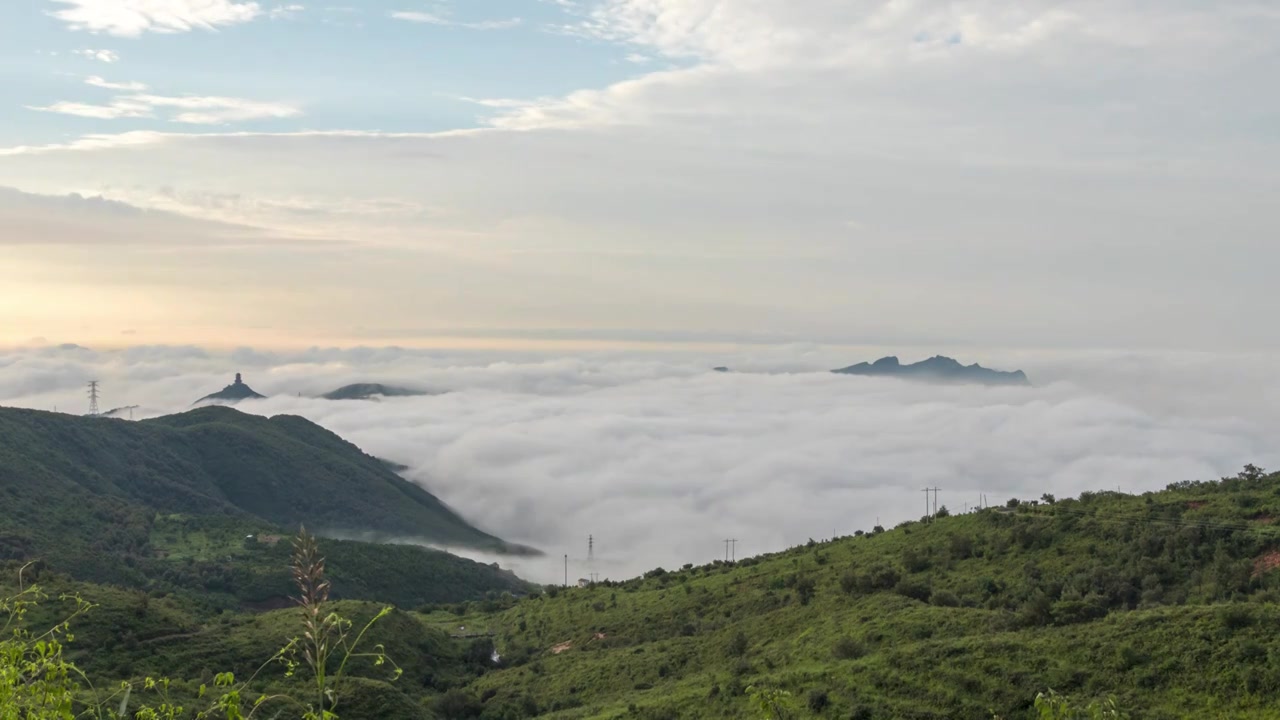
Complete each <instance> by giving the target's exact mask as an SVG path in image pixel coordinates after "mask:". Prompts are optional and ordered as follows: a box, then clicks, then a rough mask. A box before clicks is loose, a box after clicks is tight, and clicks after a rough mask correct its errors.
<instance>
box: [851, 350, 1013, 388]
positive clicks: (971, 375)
mask: <svg viewBox="0 0 1280 720" xmlns="http://www.w3.org/2000/svg"><path fill="white" fill-rule="evenodd" d="M831 372H833V373H838V374H841V375H867V376H873V377H901V378H906V379H908V380H924V381H929V382H954V383H977V384H981V385H1029V384H1030V383H1029V382H1028V381H1027V376H1026V373H1024V372H1022V371H1021V370H1014V371H1011V372H1005V371H1002V370H992V369H990V368H984V367H982V366H981V365H979V364H977V363H974V364H972V365H964V364H962V363H960V361H958V360H956V359H955V358H950V357H947V356H945V355H934V356H933V357H931V358H928V359H927V360H921V361H920V362H916V363H911V364H910V365H903V364H902V363H901V361H899V360H898V358H897V357H896V356H893V355H889V356H887V357H882V358H880V359H879V360H876V361H875V362H873V363H866V362H861V363H858V364H857V365H850V366H849V367H845V368H840V369H839V370H832V371H831Z"/></svg>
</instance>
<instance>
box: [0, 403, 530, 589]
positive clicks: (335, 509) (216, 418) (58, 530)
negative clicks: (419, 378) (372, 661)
mask: <svg viewBox="0 0 1280 720" xmlns="http://www.w3.org/2000/svg"><path fill="white" fill-rule="evenodd" d="M0 507H3V508H4V509H5V511H4V512H3V513H0V559H4V558H6V557H8V558H45V559H47V560H48V561H49V562H50V563H51V564H52V565H54V566H55V567H58V568H61V569H64V570H65V571H67V572H70V573H71V574H72V575H74V576H76V577H80V578H84V579H89V580H100V581H104V582H122V583H123V584H134V583H137V582H142V580H143V578H141V576H140V575H138V573H136V572H133V570H132V565H131V564H130V563H131V561H130V556H134V555H137V556H146V557H149V556H151V555H153V554H154V553H153V550H154V549H155V548H156V547H157V541H156V538H155V537H154V536H153V533H154V531H155V525H156V522H157V520H156V518H157V517H158V516H168V515H180V516H188V517H197V518H200V517H203V518H215V519H216V518H222V519H231V520H234V521H235V523H237V524H238V525H239V526H244V527H248V528H250V530H251V531H252V528H254V527H257V528H260V529H261V530H262V531H263V532H269V533H278V532H280V531H281V529H283V530H284V531H285V532H291V531H292V530H296V528H297V527H298V525H299V524H304V523H305V524H306V526H307V527H308V528H311V529H312V530H313V531H316V532H319V533H320V534H322V535H323V534H326V533H329V534H338V535H342V536H359V537H361V538H365V539H372V540H381V539H397V540H405V541H408V540H413V541H417V542H421V543H434V544H447V545H450V546H465V547H472V548H478V549H484V550H487V551H492V552H497V553H504V552H505V553H513V552H514V553H527V552H532V551H530V550H529V549H527V548H521V547H518V546H513V545H510V544H508V543H505V542H503V541H502V540H500V539H498V538H496V537H494V536H492V535H489V534H487V533H485V532H483V531H481V530H478V529H476V528H475V527H472V526H471V525H469V524H468V523H467V522H466V521H465V520H463V519H462V518H461V517H459V516H458V515H457V514H456V513H455V512H453V511H452V510H450V509H449V508H448V507H447V506H445V505H444V503H442V502H440V500H439V499H437V498H436V497H435V496H433V495H432V494H431V493H429V492H427V491H426V490H424V489H422V488H421V487H419V486H418V485H415V484H414V483H411V482H409V481H407V480H404V479H403V478H401V477H399V476H398V475H396V474H395V472H393V471H392V470H391V469H390V468H389V467H388V466H387V465H386V464H385V462H384V461H382V460H379V459H377V458H374V457H372V456H370V455H367V454H365V453H364V452H362V451H361V450H360V449H359V448H357V447H356V446H354V445H352V444H351V443H348V442H346V441H345V440H343V439H342V438H340V437H338V436H337V435H335V434H333V433H331V432H329V431H328V430H325V429H324V428H322V427H320V426H318V425H315V424H314V423H311V422H309V421H307V420H305V419H303V418H301V417H293V416H277V417H273V418H270V419H268V418H265V417H260V416H256V415H248V414H245V413H241V412H238V411H236V410H233V409H231V408H227V407H222V406H210V407H204V408H199V409H196V410H192V411H189V412H185V413H181V414H178V415H171V416H166V417H161V418H155V419H151V420H142V421H138V422H128V421H122V420H113V419H104V418H81V417H75V416H70V415H64V414H56V413H47V412H40V411H34V410H18V409H10V408H0ZM246 534H247V533H246ZM122 578H124V580H122Z"/></svg>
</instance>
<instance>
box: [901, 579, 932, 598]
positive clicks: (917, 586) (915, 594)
mask: <svg viewBox="0 0 1280 720" xmlns="http://www.w3.org/2000/svg"><path fill="white" fill-rule="evenodd" d="M893 591H894V592H896V593H898V594H899V595H902V596H903V597H909V598H911V599H912V600H919V601H920V602H928V600H929V596H930V595H932V594H933V591H932V590H930V589H929V585H928V583H926V582H924V581H923V580H915V579H911V578H908V579H904V580H901V581H900V582H899V583H898V584H897V585H895V586H894V588H893Z"/></svg>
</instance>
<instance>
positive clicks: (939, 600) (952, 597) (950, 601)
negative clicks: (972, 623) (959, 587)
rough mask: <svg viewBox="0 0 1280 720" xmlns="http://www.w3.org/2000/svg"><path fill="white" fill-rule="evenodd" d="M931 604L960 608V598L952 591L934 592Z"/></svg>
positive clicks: (930, 598)
mask: <svg viewBox="0 0 1280 720" xmlns="http://www.w3.org/2000/svg"><path fill="white" fill-rule="evenodd" d="M929 604H930V605H937V606H939V607H960V598H959V597H957V596H956V594H955V593H953V592H951V591H950V590H934V591H933V594H932V595H930V596H929Z"/></svg>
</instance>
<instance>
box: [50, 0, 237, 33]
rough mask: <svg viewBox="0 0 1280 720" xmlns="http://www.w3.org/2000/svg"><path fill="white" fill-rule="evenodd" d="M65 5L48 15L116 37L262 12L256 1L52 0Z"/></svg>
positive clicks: (217, 23) (215, 24)
mask: <svg viewBox="0 0 1280 720" xmlns="http://www.w3.org/2000/svg"><path fill="white" fill-rule="evenodd" d="M52 1H53V2H54V3H57V4H60V5H66V6H68V7H66V8H64V9H62V10H57V11H54V12H53V13H52V15H53V16H54V17H56V18H58V19H59V20H61V21H63V22H65V23H66V24H67V25H68V26H69V27H70V28H71V29H72V30H87V31H89V32H92V33H106V34H108V35H116V36H119V37H138V36H139V35H142V34H143V33H147V32H155V33H181V32H189V31H191V30H195V29H204V30H214V29H217V28H219V27H224V26H229V25H237V24H240V23H246V22H249V21H251V20H253V19H254V18H256V17H258V16H260V15H262V8H261V6H259V5H258V3H256V2H235V1H234V0H52Z"/></svg>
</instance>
